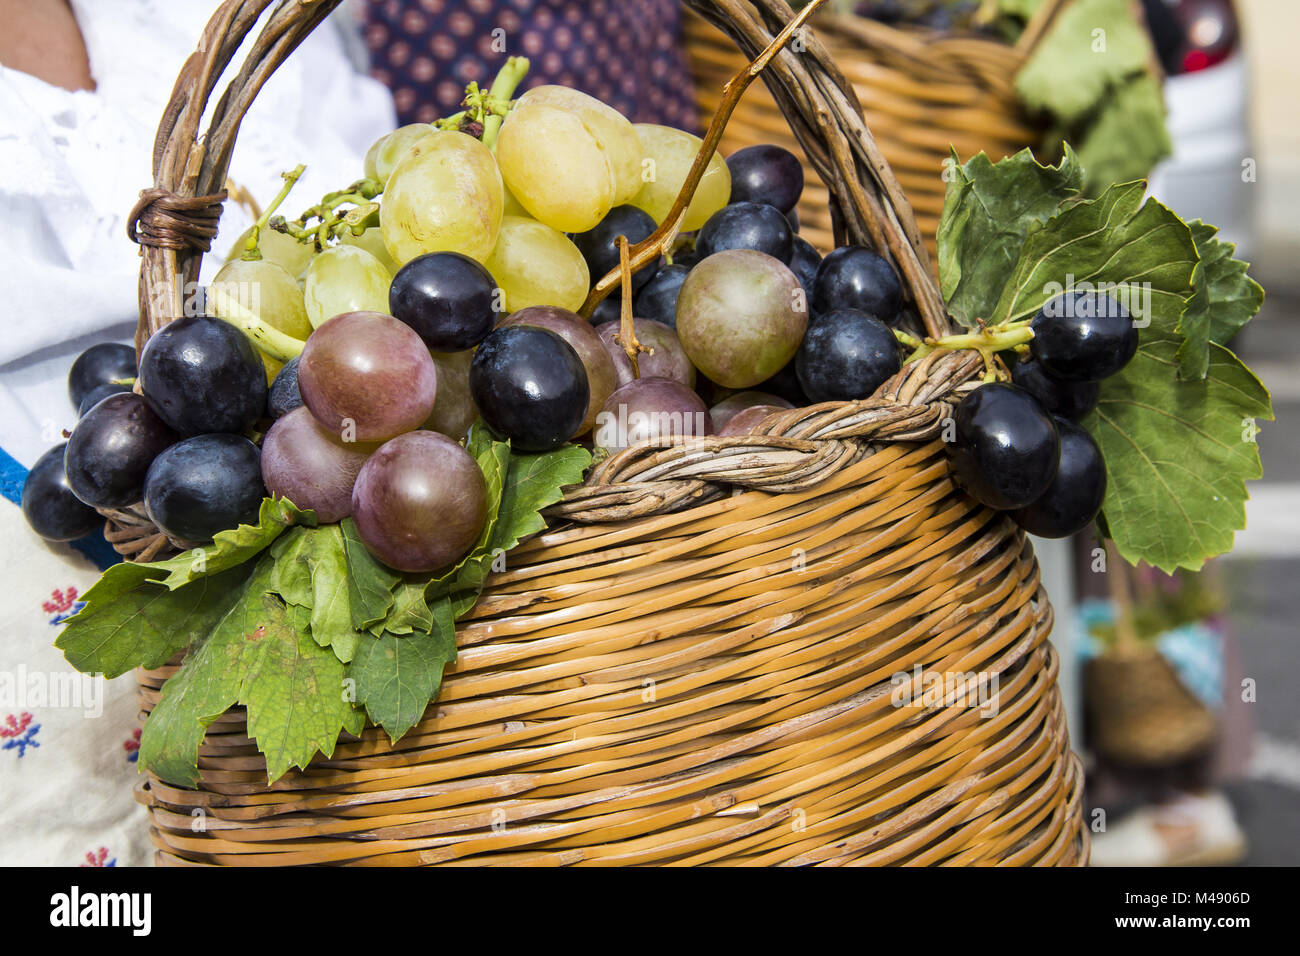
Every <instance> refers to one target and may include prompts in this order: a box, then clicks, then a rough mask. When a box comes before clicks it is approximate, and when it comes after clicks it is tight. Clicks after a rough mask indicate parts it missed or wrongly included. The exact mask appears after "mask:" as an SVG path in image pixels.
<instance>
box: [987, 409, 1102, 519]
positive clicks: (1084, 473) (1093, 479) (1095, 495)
mask: <svg viewBox="0 0 1300 956" xmlns="http://www.w3.org/2000/svg"><path fill="white" fill-rule="evenodd" d="M1056 428H1057V431H1058V432H1059V433H1060V436H1061V451H1060V457H1059V466H1058V467H1057V470H1056V477H1055V478H1053V479H1052V483H1051V484H1050V485H1048V486H1047V490H1046V491H1044V492H1043V493H1042V494H1041V495H1039V496H1038V498H1036V499H1035V500H1034V502H1033V503H1032V504H1030V505H1028V506H1026V507H1024V508H1021V509H1019V510H1017V511H1013V512H1012V513H1011V518H1012V520H1014V521H1015V523H1016V524H1018V525H1020V527H1022V528H1024V529H1025V530H1026V531H1028V532H1029V533H1030V534H1036V535H1038V536H1039V537H1041V538H1068V537H1069V536H1070V535H1072V534H1075V533H1077V532H1079V531H1082V530H1083V529H1084V528H1086V527H1088V525H1089V524H1090V523H1091V522H1092V519H1093V518H1095V517H1097V512H1099V511H1100V510H1101V503H1102V500H1103V499H1104V498H1105V497H1106V463H1105V462H1104V461H1102V457H1101V449H1100V448H1098V447H1097V443H1096V442H1095V441H1093V440H1092V436H1091V435H1089V434H1088V433H1087V432H1086V431H1084V430H1083V429H1082V428H1081V427H1080V426H1078V425H1076V424H1075V423H1074V422H1072V421H1069V420H1067V419H1064V418H1057V419H1056Z"/></svg>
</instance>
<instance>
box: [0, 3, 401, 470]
mask: <svg viewBox="0 0 1300 956" xmlns="http://www.w3.org/2000/svg"><path fill="white" fill-rule="evenodd" d="M71 5H72V8H73V12H74V13H75V14H76V18H77V23H78V25H79V26H80V28H81V33H82V37H83V38H84V40H85V44H86V50H87V52H88V54H89V61H90V71H91V75H92V76H93V77H94V78H95V83H96V89H95V90H94V91H78V92H70V91H68V90H64V89H61V88H58V87H54V86H51V85H49V84H47V83H44V82H43V81H41V80H38V79H36V78H34V77H31V76H29V75H27V74H25V73H20V72H18V71H17V70H11V69H6V68H4V67H0V309H2V310H3V313H2V314H3V330H4V331H3V334H2V335H0V448H3V449H4V450H5V451H7V452H8V453H9V454H10V455H12V456H13V457H14V458H16V459H17V460H18V461H19V462H21V463H22V464H24V465H26V466H30V465H31V464H32V463H33V462H34V461H35V460H36V459H37V458H38V457H39V456H40V455H41V454H42V453H43V452H44V451H45V450H46V449H48V448H49V447H50V446H51V445H53V444H56V443H57V442H58V441H59V440H61V439H60V437H59V435H60V432H61V430H62V429H65V428H71V427H72V425H73V424H74V422H75V420H76V410H75V409H73V408H72V407H71V403H70V402H69V400H68V398H67V389H66V380H67V372H68V368H69V366H70V365H71V363H72V361H73V359H75V358H76V356H77V355H78V354H79V353H80V352H81V351H82V350H83V349H85V348H86V347H87V346H89V345H91V344H93V343H94V342H99V341H106V340H109V339H115V340H119V341H129V340H130V338H131V335H132V332H133V329H134V324H135V315H136V299H137V277H138V271H139V258H138V249H137V247H136V246H135V245H134V244H133V243H132V242H131V241H130V240H129V239H128V238H127V236H126V216H127V213H128V212H129V211H130V210H131V207H132V206H133V205H134V204H135V201H136V199H137V198H138V196H139V193H140V190H142V189H144V188H146V187H149V186H152V184H153V181H152V176H151V172H150V158H151V155H152V149H153V139H154V134H155V131H156V129H157V125H158V119H159V117H160V116H161V115H162V111H163V108H164V106H165V105H166V103H167V99H168V97H169V96H170V94H171V90H172V85H173V83H174V82H175V79H176V76H177V74H178V73H179V72H180V69H181V65H182V63H183V62H184V60H185V58H186V57H187V56H188V55H189V54H190V53H191V52H192V51H193V50H194V48H195V45H196V44H197V41H198V37H199V35H200V33H201V32H202V29H203V26H204V24H205V23H206V21H207V18H208V16H209V15H210V14H211V13H212V11H213V10H214V9H215V7H216V0H114V2H112V3H108V2H105V0H71ZM336 16H339V15H336ZM340 28H341V24H339V23H337V22H327V23H325V24H323V25H322V26H321V27H319V28H318V29H317V30H316V31H315V33H314V34H312V35H311V36H310V37H308V38H307V40H305V41H304V43H303V44H302V46H301V47H300V48H299V49H298V50H297V51H296V52H295V53H294V54H293V55H292V56H291V57H290V58H289V59H288V60H287V61H286V62H285V64H284V65H283V66H281V68H280V69H279V70H278V71H277V72H276V74H275V75H274V76H273V77H272V78H271V79H270V81H269V82H268V83H267V84H266V86H265V87H264V88H263V89H262V91H261V93H260V94H259V95H258V99H257V101H256V102H255V103H254V105H253V107H252V108H251V109H250V111H249V113H248V115H247V117H246V118H245V119H244V122H243V124H242V126H241V128H240V133H239V139H238V143H237V145H236V148H235V152H234V158H233V161H232V163H231V169H230V177H231V178H232V179H233V180H234V181H235V182H236V183H238V184H240V185H241V186H243V187H245V188H247V189H248V190H249V191H250V192H251V193H252V195H253V196H254V197H256V198H257V199H258V201H259V202H263V203H264V202H266V201H267V200H269V199H270V198H271V197H272V196H274V195H275V193H276V192H277V191H278V190H279V188H280V186H281V185H282V180H281V179H280V173H281V172H282V171H284V170H287V169H291V168H292V167H293V166H295V165H296V164H298V163H300V162H301V163H305V164H306V166H307V172H306V175H304V176H303V178H302V179H301V180H300V181H299V183H298V185H297V186H296V187H295V189H294V192H293V194H292V195H291V196H290V197H289V199H288V200H287V202H286V203H285V207H284V211H286V212H287V213H289V214H290V215H291V216H292V215H297V214H298V213H299V212H300V211H301V210H302V209H304V208H306V207H307V206H309V205H311V204H312V203H314V202H316V201H317V200H318V199H319V198H320V196H321V195H323V194H324V193H326V192H329V191H330V190H332V189H337V188H340V187H342V186H346V185H347V184H349V183H351V182H353V181H354V180H356V179H359V178H360V177H361V175H362V158H363V157H364V155H365V151H366V149H367V148H368V147H369V145H370V144H371V143H372V142H373V141H374V140H375V139H377V138H378V137H379V136H381V135H383V134H384V133H385V132H387V131H389V130H391V129H392V128H393V126H394V125H395V123H396V118H395V114H394V111H393V105H392V98H391V96H390V95H389V93H388V90H387V89H385V88H384V87H383V86H382V85H381V84H379V83H378V82H376V81H374V80H372V79H370V78H368V77H366V76H364V75H361V74H359V73H358V72H357V71H356V69H355V67H354V66H353V64H352V63H351V62H350V61H349V59H348V57H347V53H346V50H345V44H344V38H343V36H342V33H341V29H340ZM239 62H240V60H239V57H236V59H235V61H234V63H232V65H231V68H230V70H228V71H227V77H229V76H231V75H233V74H234V71H235V70H236V69H237V68H238V66H239ZM224 86H225V84H224V80H223V82H222V83H221V84H219V85H218V87H217V95H220V91H221V90H223V89H224ZM249 223H250V219H249V217H248V215H247V213H246V212H245V211H244V210H243V209H242V208H241V207H239V206H238V205H237V204H236V203H233V202H227V204H226V210H225V212H224V214H223V216H222V220H221V233H220V235H219V236H218V237H217V239H216V241H215V242H214V243H213V254H212V255H209V256H207V257H205V267H204V270H203V272H204V276H205V277H210V276H211V274H212V271H213V270H214V269H215V267H216V266H217V265H219V264H220V256H221V255H222V254H224V252H225V251H226V250H227V249H228V247H229V245H230V243H231V242H232V241H233V240H234V238H235V237H236V236H237V235H238V234H239V233H240V232H242V231H243V230H244V229H245V228H247V226H248V225H249Z"/></svg>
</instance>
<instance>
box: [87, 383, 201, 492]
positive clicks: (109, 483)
mask: <svg viewBox="0 0 1300 956" xmlns="http://www.w3.org/2000/svg"><path fill="white" fill-rule="evenodd" d="M178 438H179V436H178V435H177V434H176V433H175V432H173V431H172V430H171V429H170V428H168V427H167V425H166V424H165V423H164V422H163V421H162V419H161V418H159V417H158V416H157V415H156V414H155V413H154V410H153V409H152V408H151V407H150V406H149V403H148V402H146V401H145V400H144V399H143V398H141V397H140V396H139V395H136V394H135V393H134V392H125V393H123V394H120V395H110V396H108V398H105V399H103V400H102V401H100V402H99V403H98V404H97V405H96V406H95V407H94V408H92V409H90V410H89V411H88V412H86V414H85V415H84V416H82V418H81V419H80V420H79V421H78V422H77V426H76V428H74V429H73V430H72V437H71V438H69V439H68V445H67V450H66V452H65V454H64V467H65V468H66V469H67V475H68V485H69V487H71V488H72V491H73V493H74V494H75V495H76V496H77V497H78V498H80V499H81V500H82V501H84V502H85V503H86V504H88V505H90V506H91V507H93V508H122V507H125V506H126V505H131V504H135V503H136V502H137V501H139V500H140V498H141V496H142V495H143V493H144V481H145V474H146V473H147V472H148V471H149V465H150V464H151V463H152V462H153V460H154V459H155V458H156V457H157V456H158V455H159V454H160V453H161V452H162V451H163V449H165V448H167V447H168V446H169V445H171V444H173V443H174V442H176V440H177V439H178Z"/></svg>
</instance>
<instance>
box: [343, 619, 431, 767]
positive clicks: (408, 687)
mask: <svg viewBox="0 0 1300 956" xmlns="http://www.w3.org/2000/svg"><path fill="white" fill-rule="evenodd" d="M437 603H438V604H439V605H441V607H440V608H439V610H438V611H436V612H435V613H436V616H437V617H438V618H439V622H438V625H437V626H436V627H434V629H433V633H430V634H423V633H420V632H418V631H417V632H414V633H412V634H409V635H405V636H398V635H394V634H388V633H385V634H381V635H379V636H378V637H374V636H371V635H367V636H365V637H363V638H362V639H361V644H360V646H359V647H358V648H357V656H356V657H355V658H353V660H352V663H351V665H350V666H349V668H348V676H349V677H351V678H352V680H353V681H355V683H356V697H357V703H359V704H363V705H364V706H365V708H366V713H367V714H369V716H370V719H371V720H372V721H373V722H374V723H376V724H378V725H379V726H381V727H383V728H384V730H385V731H386V732H387V734H388V736H389V738H390V739H391V740H392V741H394V742H396V741H397V740H398V738H400V737H401V736H402V735H403V734H405V733H406V732H407V731H408V730H410V729H411V728H412V727H413V726H415V724H416V723H417V722H418V721H419V720H420V718H421V717H422V716H423V715H424V711H425V709H426V708H427V707H428V706H429V702H430V701H431V700H432V699H433V698H434V697H436V696H437V694H438V688H439V687H440V686H441V685H442V672H443V668H444V667H445V666H446V665H448V664H450V663H452V662H453V661H454V660H455V659H456V629H455V625H454V623H453V622H452V618H451V611H450V606H449V605H448V604H447V601H446V599H445V598H444V599H443V600H441V601H440V602H437Z"/></svg>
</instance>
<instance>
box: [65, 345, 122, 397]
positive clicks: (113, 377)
mask: <svg viewBox="0 0 1300 956" xmlns="http://www.w3.org/2000/svg"><path fill="white" fill-rule="evenodd" d="M135 374H136V367H135V349H134V348H132V347H131V346H129V345H119V344H118V343H116V342H101V343H100V344H99V345H92V346H91V347H90V348H88V349H86V351H84V352H82V353H81V354H80V355H78V356H77V360H76V361H75V362H73V363H72V368H71V369H70V370H69V371H68V398H70V399H71V400H72V407H73V408H77V409H79V408H81V405H82V402H84V401H85V399H86V395H87V394H89V392H90V391H91V390H92V389H94V388H97V387H99V386H100V385H108V384H109V383H111V382H121V381H124V380H127V379H133V378H135ZM101 397H102V396H101Z"/></svg>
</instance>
